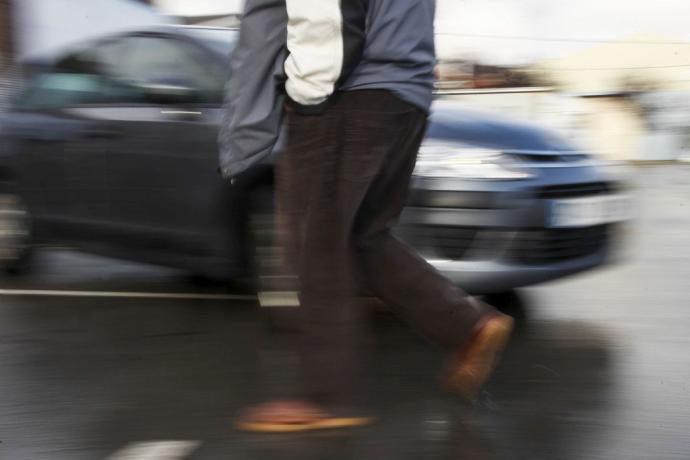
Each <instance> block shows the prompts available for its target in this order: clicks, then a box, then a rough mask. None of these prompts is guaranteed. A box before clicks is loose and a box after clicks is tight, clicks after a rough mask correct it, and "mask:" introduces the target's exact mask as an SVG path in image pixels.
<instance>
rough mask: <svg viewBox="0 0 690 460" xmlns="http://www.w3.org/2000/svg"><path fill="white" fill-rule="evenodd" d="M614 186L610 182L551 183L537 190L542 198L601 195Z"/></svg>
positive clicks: (610, 190) (612, 189) (608, 191)
mask: <svg viewBox="0 0 690 460" xmlns="http://www.w3.org/2000/svg"><path fill="white" fill-rule="evenodd" d="M614 190H615V189H614V186H613V184H611V183H608V182H590V183H587V184H567V185H551V186H548V187H542V188H540V189H538V190H537V196H538V197H539V198H541V199H547V200H550V199H556V198H576V197H581V196H591V195H601V194H604V193H610V192H612V191H614Z"/></svg>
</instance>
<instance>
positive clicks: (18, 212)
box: [0, 193, 32, 275]
mask: <svg viewBox="0 0 690 460" xmlns="http://www.w3.org/2000/svg"><path fill="white" fill-rule="evenodd" d="M31 252H32V251H31V216H30V214H29V210H28V209H27V207H26V205H25V204H24V201H23V200H22V199H21V197H19V196H18V195H16V194H12V193H0V271H2V272H4V273H6V274H10V275H16V274H20V273H23V272H25V271H26V270H27V269H28V267H29V258H30V255H31Z"/></svg>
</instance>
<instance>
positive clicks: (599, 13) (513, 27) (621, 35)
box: [159, 0, 690, 64]
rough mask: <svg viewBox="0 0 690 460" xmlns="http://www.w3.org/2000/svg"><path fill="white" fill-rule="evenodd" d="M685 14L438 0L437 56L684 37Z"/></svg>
mask: <svg viewBox="0 0 690 460" xmlns="http://www.w3.org/2000/svg"><path fill="white" fill-rule="evenodd" d="M303 1H307V0H303ZM317 1H318V0H317ZM388 1H395V0H388ZM159 3H161V4H164V5H165V6H166V7H167V8H168V9H169V10H170V11H172V12H174V13H177V14H200V15H205V14H217V13H222V12H227V11H229V10H232V9H237V8H239V6H238V5H240V4H241V3H242V0H193V1H192V0H159ZM689 18H690V0H562V1H559V0H438V16H437V32H439V33H440V35H439V38H438V48H439V55H440V56H441V57H447V56H452V55H456V54H461V55H465V56H467V55H470V56H474V57H476V58H479V59H481V60H484V61H488V62H493V63H501V64H506V63H509V64H513V63H520V62H526V61H533V60H538V59H543V58H546V57H557V56H559V55H563V54H566V53H568V52H570V51H573V50H576V49H579V48H582V47H586V46H592V43H583V42H562V41H547V39H549V38H556V39H588V40H616V39H627V38H630V37H632V36H635V35H642V34H649V35H657V36H659V39H669V40H688V41H690V27H689V26H688V22H689ZM451 34H468V35H500V36H518V37H534V38H540V39H541V40H517V39H508V38H485V37H471V36H467V35H451Z"/></svg>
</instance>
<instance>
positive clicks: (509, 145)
mask: <svg viewBox="0 0 690 460" xmlns="http://www.w3.org/2000/svg"><path fill="white" fill-rule="evenodd" d="M427 139H428V140H430V141H443V142H457V143H459V144H465V145H472V146H477V147H483V148H489V149H496V150H502V151H528V152H530V154H539V153H540V152H543V153H544V154H553V153H554V152H559V154H567V153H569V152H572V153H573V154H576V153H580V152H576V149H575V148H574V147H573V146H572V145H571V144H570V143H569V142H568V141H566V140H565V139H564V138H562V137H561V136H559V135H558V134H556V133H554V132H552V131H549V130H547V129H543V128H540V127H538V126H536V125H533V124H530V123H525V122H521V121H515V120H511V119H510V118H508V117H505V116H503V115H499V114H495V113H491V112H483V111H478V110H469V109H466V108H463V107H462V106H461V105H459V104H458V103H455V102H449V101H436V102H434V104H433V106H432V110H431V117H430V124H429V129H428V132H427Z"/></svg>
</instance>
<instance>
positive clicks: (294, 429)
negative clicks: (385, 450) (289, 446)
mask: <svg viewBox="0 0 690 460" xmlns="http://www.w3.org/2000/svg"><path fill="white" fill-rule="evenodd" d="M373 421H374V419H372V418H367V417H350V418H347V417H333V418H324V419H321V420H319V421H316V422H310V423H265V422H242V421H237V422H235V428H237V429H239V430H242V431H252V432H255V433H299V432H303V431H316V430H335V429H338V428H357V427H361V426H366V425H370V424H371V423H373Z"/></svg>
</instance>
